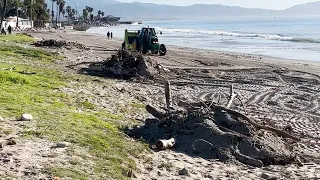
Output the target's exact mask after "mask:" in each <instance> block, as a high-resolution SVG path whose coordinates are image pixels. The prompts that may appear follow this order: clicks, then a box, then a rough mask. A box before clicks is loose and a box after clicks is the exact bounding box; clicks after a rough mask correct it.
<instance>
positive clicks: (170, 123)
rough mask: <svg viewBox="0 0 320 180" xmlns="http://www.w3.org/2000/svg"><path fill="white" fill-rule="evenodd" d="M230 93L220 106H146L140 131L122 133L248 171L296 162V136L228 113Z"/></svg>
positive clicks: (233, 94) (183, 103)
mask: <svg viewBox="0 0 320 180" xmlns="http://www.w3.org/2000/svg"><path fill="white" fill-rule="evenodd" d="M167 86H168V85H166V99H168V98H170V93H169V92H167V91H168V89H170V88H168V87H167ZM230 89H231V91H230V92H231V93H230V97H229V100H228V103H227V105H226V106H220V105H217V104H216V103H214V102H213V101H212V102H192V103H190V102H188V103H187V102H182V101H180V102H179V103H178V104H179V106H177V107H174V106H171V105H170V104H167V105H168V106H167V107H166V108H157V107H153V106H151V105H148V106H147V107H146V110H147V111H148V112H149V113H151V114H152V115H153V116H154V117H156V118H157V119H149V120H147V121H146V124H145V125H144V126H142V127H135V128H133V129H126V131H127V134H128V135H129V136H131V137H134V138H144V139H145V140H146V141H148V142H149V143H150V144H154V145H157V147H158V149H166V148H173V150H175V151H179V152H183V153H186V154H189V155H192V156H194V155H196V156H200V157H203V158H206V159H219V160H220V161H222V162H234V163H243V164H247V165H250V166H254V167H263V166H268V165H286V164H291V163H297V164H301V160H300V158H303V156H302V155H299V154H296V151H295V144H296V143H297V142H302V141H301V140H300V138H297V137H295V136H294V135H291V134H289V133H288V132H286V131H285V130H280V129H276V128H273V127H271V126H267V125H261V124H258V123H256V122H254V120H251V119H250V118H249V117H247V116H246V115H244V114H242V113H240V112H237V111H234V110H232V109H230V106H231V104H232V101H233V99H234V98H235V96H236V95H235V93H234V92H233V87H231V88H230ZM167 102H171V101H170V100H167ZM166 139H168V140H167V141H165V140H166ZM170 142H171V143H170ZM173 145H174V146H173ZM172 146H173V147H172ZM159 147H160V148H159Z"/></svg>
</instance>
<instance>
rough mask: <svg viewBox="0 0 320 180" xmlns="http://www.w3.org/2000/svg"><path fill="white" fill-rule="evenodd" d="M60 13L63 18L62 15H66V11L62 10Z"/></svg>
mask: <svg viewBox="0 0 320 180" xmlns="http://www.w3.org/2000/svg"><path fill="white" fill-rule="evenodd" d="M61 13H62V15H63V17H65V16H64V15H65V14H66V10H65V9H62V11H61Z"/></svg>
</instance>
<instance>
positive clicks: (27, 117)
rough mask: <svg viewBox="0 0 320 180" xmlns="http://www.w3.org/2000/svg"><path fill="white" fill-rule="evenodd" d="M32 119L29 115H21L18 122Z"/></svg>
mask: <svg viewBox="0 0 320 180" xmlns="http://www.w3.org/2000/svg"><path fill="white" fill-rule="evenodd" d="M32 119H33V117H32V115H31V114H22V115H21V117H20V121H31V120H32Z"/></svg>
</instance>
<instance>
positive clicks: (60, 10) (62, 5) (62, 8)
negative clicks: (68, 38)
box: [58, 0, 66, 22]
mask: <svg viewBox="0 0 320 180" xmlns="http://www.w3.org/2000/svg"><path fill="white" fill-rule="evenodd" d="M58 1H59V22H60V15H61V13H62V11H63V10H64V6H65V5H66V2H65V1H64V0H58Z"/></svg>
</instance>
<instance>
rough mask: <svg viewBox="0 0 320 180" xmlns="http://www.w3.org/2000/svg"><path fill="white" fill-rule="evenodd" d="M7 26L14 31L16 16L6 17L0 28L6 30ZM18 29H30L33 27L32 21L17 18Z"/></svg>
mask: <svg viewBox="0 0 320 180" xmlns="http://www.w3.org/2000/svg"><path fill="white" fill-rule="evenodd" d="M9 25H10V26H11V27H12V28H13V29H16V27H17V16H13V17H12V16H11V17H8V18H6V19H5V20H4V21H3V22H2V27H4V28H8V26H9ZM18 27H19V29H28V28H32V27H33V21H30V20H29V19H23V18H18Z"/></svg>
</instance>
